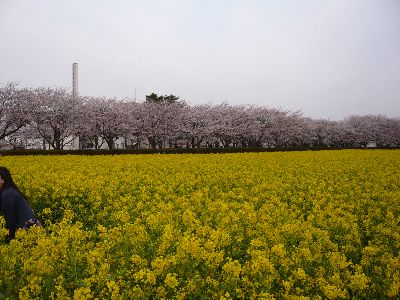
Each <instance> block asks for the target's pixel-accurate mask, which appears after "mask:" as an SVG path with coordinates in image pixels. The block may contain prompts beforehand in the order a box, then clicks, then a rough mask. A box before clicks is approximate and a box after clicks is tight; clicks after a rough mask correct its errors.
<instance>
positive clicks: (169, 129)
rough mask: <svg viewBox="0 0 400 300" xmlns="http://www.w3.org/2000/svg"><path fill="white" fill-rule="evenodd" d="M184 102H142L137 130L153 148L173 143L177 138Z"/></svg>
mask: <svg viewBox="0 0 400 300" xmlns="http://www.w3.org/2000/svg"><path fill="white" fill-rule="evenodd" d="M185 106H186V104H185V103H184V102H180V101H179V102H173V103H171V102H168V101H160V102H144V103H143V104H142V106H141V112H140V118H139V120H138V128H139V129H138V130H139V132H140V134H141V135H142V136H145V137H146V138H147V140H148V142H149V146H150V147H151V148H153V149H156V148H163V147H165V146H166V145H167V144H169V145H170V146H173V145H175V143H176V142H177V140H178V136H179V135H178V133H179V128H180V120H181V115H182V113H183V110H184V108H185Z"/></svg>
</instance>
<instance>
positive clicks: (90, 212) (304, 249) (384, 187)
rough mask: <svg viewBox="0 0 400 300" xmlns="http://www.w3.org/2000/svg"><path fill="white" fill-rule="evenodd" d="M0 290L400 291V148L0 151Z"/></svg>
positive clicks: (342, 294)
mask: <svg viewBox="0 0 400 300" xmlns="http://www.w3.org/2000/svg"><path fill="white" fill-rule="evenodd" d="M0 165H3V166H6V167H8V168H9V169H10V171H11V173H12V174H13V176H14V179H15V181H16V182H17V184H18V185H19V187H20V188H21V190H22V191H23V192H24V193H25V194H26V196H27V197H28V198H29V200H30V202H31V204H32V206H33V208H34V210H35V211H36V214H37V217H38V218H39V219H40V220H41V221H42V222H43V223H44V225H45V229H44V230H43V229H41V228H33V229H31V230H29V231H28V232H25V231H18V232H17V238H16V239H15V240H13V241H11V243H10V244H6V243H5V242H4V238H5V235H6V234H7V231H6V230H5V227H4V219H3V218H0V225H1V226H0V228H1V229H0V299H18V298H19V299H96V298H97V299H163V298H165V299H171V298H172V299H349V298H350V299H365V298H367V299H382V298H393V299H396V298H397V299H398V298H399V297H400V258H399V250H400V229H399V228H400V227H399V226H400V151H398V150H391V151H389V150H386V151H385V150H364V151H362V150H341V151H320V152H285V153H278V152H277V153H249V154H212V155H185V154H181V155H120V156H93V157H86V156H27V157H0Z"/></svg>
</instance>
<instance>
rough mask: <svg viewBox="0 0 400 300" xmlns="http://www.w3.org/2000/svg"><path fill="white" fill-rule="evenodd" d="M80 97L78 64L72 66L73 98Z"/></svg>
mask: <svg viewBox="0 0 400 300" xmlns="http://www.w3.org/2000/svg"><path fill="white" fill-rule="evenodd" d="M77 96H78V63H73V64H72V97H74V98H75V97H77Z"/></svg>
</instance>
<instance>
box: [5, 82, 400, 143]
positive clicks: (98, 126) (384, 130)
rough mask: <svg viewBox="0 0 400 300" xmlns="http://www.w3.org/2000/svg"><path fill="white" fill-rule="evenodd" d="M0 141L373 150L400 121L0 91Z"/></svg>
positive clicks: (389, 138) (399, 134)
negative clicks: (356, 148) (369, 146)
mask: <svg viewBox="0 0 400 300" xmlns="http://www.w3.org/2000/svg"><path fill="white" fill-rule="evenodd" d="M0 105H1V107H0V141H3V142H5V141H7V142H8V143H9V144H12V145H14V146H16V145H20V144H21V143H22V141H26V140H33V139H36V140H41V141H43V143H44V144H46V145H49V146H50V148H53V149H57V150H61V149H64V146H65V145H66V144H68V143H70V142H71V140H72V139H75V138H77V137H79V139H80V140H81V145H86V146H90V147H92V148H95V149H99V148H100V147H102V146H103V145H107V146H108V148H109V149H112V148H113V147H114V143H115V141H116V140H117V139H121V138H122V139H123V140H124V141H125V144H126V146H127V147H129V145H131V146H133V145H135V147H150V148H164V147H188V148H199V147H319V146H329V147H366V146H367V145H370V144H373V145H376V146H377V147H399V146H400V119H399V118H389V117H386V116H383V115H364V116H349V117H348V118H345V119H344V120H325V119H317V120H315V119H311V118H308V117H305V116H303V115H302V113H301V112H298V111H295V112H293V111H288V110H283V109H279V108H270V107H265V106H255V105H239V106H233V105H228V104H226V103H224V104H217V105H213V104H203V105H189V104H187V103H186V102H185V101H181V100H179V98H178V97H175V96H173V95H170V96H158V95H156V94H151V95H148V96H146V101H143V102H136V101H133V100H130V99H123V100H117V99H114V98H95V97H72V96H71V93H70V92H69V91H68V90H67V89H64V88H35V89H33V88H19V87H18V86H17V85H16V84H14V83H8V84H4V85H2V86H0Z"/></svg>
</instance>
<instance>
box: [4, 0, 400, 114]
mask: <svg viewBox="0 0 400 300" xmlns="http://www.w3.org/2000/svg"><path fill="white" fill-rule="evenodd" d="M0 37H1V38H0V43H1V44H0V83H6V82H9V81H16V82H18V83H20V86H24V87H25V86H30V87H37V86H50V87H67V88H70V87H71V81H72V80H71V76H72V75H71V73H72V63H73V62H77V63H78V64H79V92H80V94H81V95H87V96H107V97H117V98H125V97H131V98H133V97H134V95H135V90H136V96H137V99H138V100H143V99H144V97H145V95H146V94H150V93H152V92H155V93H157V94H174V95H177V96H179V97H180V98H181V99H185V100H186V101H187V102H189V103H191V104H198V103H214V104H217V103H221V102H224V101H226V102H228V103H229V104H232V105H236V104H256V105H265V106H270V107H281V108H284V109H289V110H301V111H302V112H303V113H304V115H305V116H309V117H313V118H329V119H342V118H344V117H346V116H349V115H352V114H359V115H363V114H385V115H387V116H400V0H329V1H328V0H304V1H300V0H298V1H296V0H292V1H289V0H275V1H273V0H270V1H268V0H248V1H245V0H241V1H235V0H159V1H153V0H114V1H111V0H109V1H106V0H81V1H78V0H69V1H68V0H57V1H56V0H0Z"/></svg>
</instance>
